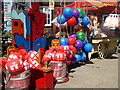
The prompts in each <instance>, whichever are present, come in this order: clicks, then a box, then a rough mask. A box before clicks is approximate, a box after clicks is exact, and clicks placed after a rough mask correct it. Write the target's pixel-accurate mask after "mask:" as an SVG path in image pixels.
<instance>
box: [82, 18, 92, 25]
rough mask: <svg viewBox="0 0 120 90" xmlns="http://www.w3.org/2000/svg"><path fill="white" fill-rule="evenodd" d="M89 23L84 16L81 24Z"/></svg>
mask: <svg viewBox="0 0 120 90" xmlns="http://www.w3.org/2000/svg"><path fill="white" fill-rule="evenodd" d="M89 23H90V22H89V19H88V17H86V16H84V17H83V18H82V24H83V25H88V24H89Z"/></svg>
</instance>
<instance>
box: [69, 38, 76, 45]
mask: <svg viewBox="0 0 120 90" xmlns="http://www.w3.org/2000/svg"><path fill="white" fill-rule="evenodd" d="M68 43H69V45H75V43H76V38H74V37H68Z"/></svg>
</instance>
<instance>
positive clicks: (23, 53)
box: [19, 49, 27, 61]
mask: <svg viewBox="0 0 120 90" xmlns="http://www.w3.org/2000/svg"><path fill="white" fill-rule="evenodd" d="M19 53H20V55H22V60H23V61H24V60H25V56H26V55H27V51H26V50H25V49H20V50H19Z"/></svg>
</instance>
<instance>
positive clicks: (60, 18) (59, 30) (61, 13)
mask: <svg viewBox="0 0 120 90" xmlns="http://www.w3.org/2000/svg"><path fill="white" fill-rule="evenodd" d="M61 23H62V0H61V2H60V27H59V32H60V36H61V29H62V28H61ZM59 38H60V37H59Z"/></svg>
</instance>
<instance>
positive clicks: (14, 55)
mask: <svg viewBox="0 0 120 90" xmlns="http://www.w3.org/2000/svg"><path fill="white" fill-rule="evenodd" d="M12 59H21V60H22V55H20V53H19V52H13V53H11V54H10V55H9V56H8V61H10V60H12Z"/></svg>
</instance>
